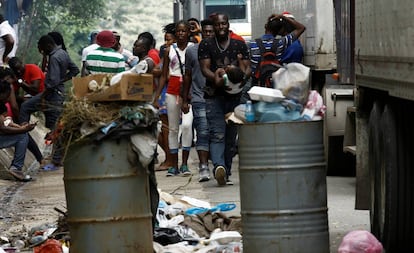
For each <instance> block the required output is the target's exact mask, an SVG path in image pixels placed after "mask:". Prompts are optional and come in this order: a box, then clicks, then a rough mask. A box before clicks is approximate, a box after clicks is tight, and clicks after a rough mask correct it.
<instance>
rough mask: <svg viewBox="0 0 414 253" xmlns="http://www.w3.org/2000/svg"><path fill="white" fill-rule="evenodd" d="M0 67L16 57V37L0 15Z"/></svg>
mask: <svg viewBox="0 0 414 253" xmlns="http://www.w3.org/2000/svg"><path fill="white" fill-rule="evenodd" d="M0 38H1V39H0V56H1V58H0V66H2V65H4V64H7V62H8V61H9V59H10V58H12V57H14V56H15V55H16V50H17V36H16V32H15V30H14V29H13V27H11V26H10V24H9V21H7V20H5V19H4V17H3V15H1V14H0Z"/></svg>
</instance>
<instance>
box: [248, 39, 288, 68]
mask: <svg viewBox="0 0 414 253" xmlns="http://www.w3.org/2000/svg"><path fill="white" fill-rule="evenodd" d="M260 39H261V40H262V42H263V46H264V47H265V49H266V50H269V49H270V48H271V47H272V44H273V40H274V37H273V35H272V34H264V35H262V37H261V38H260ZM295 40H296V38H295V36H294V35H293V34H288V35H286V36H283V37H282V38H280V39H277V43H278V44H277V47H276V57H277V59H278V60H279V61H281V59H282V55H283V53H284V52H285V51H286V48H287V47H288V46H290V45H291V44H292V42H294V41H295ZM261 57H262V56H261V53H260V49H259V46H258V45H257V42H256V40H252V41H251V42H250V67H251V69H252V76H254V73H255V72H256V68H257V65H258V64H259V62H260V59H261Z"/></svg>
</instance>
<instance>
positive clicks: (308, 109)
mask: <svg viewBox="0 0 414 253" xmlns="http://www.w3.org/2000/svg"><path fill="white" fill-rule="evenodd" d="M309 71H310V69H309V68H308V67H306V66H305V65H303V64H300V63H289V64H285V65H284V66H282V67H281V68H280V69H278V70H277V71H276V72H274V73H273V75H272V81H273V88H266V87H259V86H254V87H252V88H251V89H250V90H249V91H248V94H249V97H250V99H251V100H253V104H252V106H253V107H252V109H250V106H249V105H250V103H251V102H250V101H248V102H247V103H246V104H241V105H239V106H237V107H236V108H235V110H234V113H232V114H229V115H227V119H228V120H231V121H233V122H234V123H238V124H243V123H246V122H261V123H266V122H267V123H270V122H284V121H310V120H320V119H322V117H323V116H324V114H325V111H326V106H325V105H324V104H323V99H322V96H321V95H320V94H319V93H318V92H317V91H316V90H309V86H310V85H309ZM246 108H247V110H246ZM246 115H247V116H246Z"/></svg>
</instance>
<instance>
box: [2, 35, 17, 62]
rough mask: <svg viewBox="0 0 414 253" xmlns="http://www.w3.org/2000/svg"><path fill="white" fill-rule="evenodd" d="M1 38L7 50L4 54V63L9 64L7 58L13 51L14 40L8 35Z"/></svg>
mask: <svg viewBox="0 0 414 253" xmlns="http://www.w3.org/2000/svg"><path fill="white" fill-rule="evenodd" d="M1 38H2V39H3V40H4V43H5V49H4V53H3V63H7V62H8V61H9V57H7V56H8V55H9V54H10V52H11V51H12V50H13V46H14V39H13V37H12V36H11V34H6V35H4V36H3V37H1Z"/></svg>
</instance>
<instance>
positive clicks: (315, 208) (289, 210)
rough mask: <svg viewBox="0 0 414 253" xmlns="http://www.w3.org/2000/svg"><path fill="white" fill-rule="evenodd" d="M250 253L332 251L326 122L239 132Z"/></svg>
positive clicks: (247, 127) (245, 127)
mask: <svg viewBox="0 0 414 253" xmlns="http://www.w3.org/2000/svg"><path fill="white" fill-rule="evenodd" d="M239 162H240V165H239V176H240V201H241V215H242V225H243V251H244V252H246V253H256V252H272V253H286V252H289V253H302V252H303V253H305V252H306V253H329V229H328V213H327V210H328V209H327V192H326V191H327V190H326V167H325V159H324V145H323V121H303V122H280V123H257V124H245V125H242V126H241V127H240V131H239Z"/></svg>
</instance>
